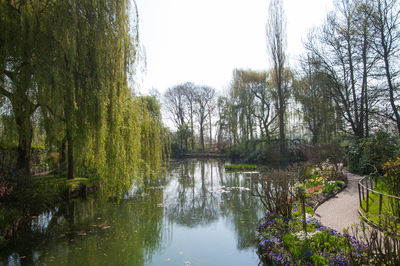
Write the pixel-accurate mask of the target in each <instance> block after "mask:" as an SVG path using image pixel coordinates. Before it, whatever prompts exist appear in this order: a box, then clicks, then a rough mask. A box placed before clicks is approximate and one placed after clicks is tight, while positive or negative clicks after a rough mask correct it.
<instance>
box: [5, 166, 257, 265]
mask: <svg viewBox="0 0 400 266" xmlns="http://www.w3.org/2000/svg"><path fill="white" fill-rule="evenodd" d="M252 175H253V174H252V173H230V172H225V169H224V162H223V161H222V160H197V159H190V160H182V161H172V162H171V165H170V167H169V170H168V173H167V174H166V175H165V177H163V178H160V179H159V180H155V181H151V182H148V184H143V185H136V186H134V188H133V189H132V191H130V192H129V193H127V195H126V196H125V197H124V198H123V199H121V200H118V201H116V200H114V201H110V200H103V199H102V198H101V193H99V194H98V195H92V196H90V197H88V198H87V199H75V200H72V201H70V202H68V203H65V204H62V205H61V206H58V207H57V208H54V209H52V210H51V211H48V212H46V213H43V214H41V215H39V216H38V217H37V218H36V219H34V220H33V221H32V224H31V225H30V227H29V228H28V230H26V231H24V232H20V233H19V237H18V238H17V240H15V241H13V242H11V243H9V244H8V246H6V247H5V248H2V249H1V251H0V256H1V260H0V264H2V265H21V264H22V265H193V266H195V265H258V264H259V263H260V259H259V257H258V255H257V252H256V251H257V250H256V242H255V237H254V235H255V229H256V228H257V226H258V224H259V223H260V222H261V219H262V218H263V215H264V209H263V206H262V204H261V202H260V200H259V199H258V198H257V197H254V196H252V192H251V191H250V187H251V178H252Z"/></svg>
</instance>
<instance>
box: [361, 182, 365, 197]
mask: <svg viewBox="0 0 400 266" xmlns="http://www.w3.org/2000/svg"><path fill="white" fill-rule="evenodd" d="M361 191H362V199H363V200H364V199H365V196H364V185H363V183H362V180H361Z"/></svg>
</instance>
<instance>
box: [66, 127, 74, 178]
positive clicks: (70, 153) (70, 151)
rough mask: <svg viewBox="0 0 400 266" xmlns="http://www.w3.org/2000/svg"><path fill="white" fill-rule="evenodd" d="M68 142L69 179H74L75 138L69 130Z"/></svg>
mask: <svg viewBox="0 0 400 266" xmlns="http://www.w3.org/2000/svg"><path fill="white" fill-rule="evenodd" d="M67 142H68V174H67V177H68V179H74V143H73V138H72V136H71V133H70V132H69V130H67Z"/></svg>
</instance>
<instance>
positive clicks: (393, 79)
mask: <svg viewBox="0 0 400 266" xmlns="http://www.w3.org/2000/svg"><path fill="white" fill-rule="evenodd" d="M373 3H374V20H373V25H374V28H375V30H376V32H377V34H376V38H375V40H374V46H375V50H376V53H377V54H378V56H379V59H380V61H381V63H382V65H383V70H384V73H385V78H386V83H387V96H388V98H389V103H390V107H391V109H392V112H391V113H390V114H389V115H388V117H389V118H390V119H392V120H393V121H394V122H395V124H396V126H397V131H398V134H399V135H400V113H399V111H400V110H399V107H398V100H397V98H398V93H397V91H398V85H397V84H396V83H397V78H398V73H399V69H398V68H397V69H396V66H398V64H397V61H398V59H399V58H398V54H399V52H400V43H399V40H400V32H399V23H400V17H399V16H400V7H399V4H398V1H397V0H377V1H373Z"/></svg>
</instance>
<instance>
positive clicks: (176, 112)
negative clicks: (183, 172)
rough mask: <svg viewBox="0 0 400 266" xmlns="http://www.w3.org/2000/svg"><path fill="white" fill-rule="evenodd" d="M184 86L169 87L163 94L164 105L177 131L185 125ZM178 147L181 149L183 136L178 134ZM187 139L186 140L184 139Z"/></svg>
mask: <svg viewBox="0 0 400 266" xmlns="http://www.w3.org/2000/svg"><path fill="white" fill-rule="evenodd" d="M186 93H187V92H186V88H185V86H183V85H177V86H174V87H172V88H169V89H168V90H167V91H166V92H165V94H164V100H165V106H166V108H167V110H168V112H169V113H170V115H171V118H172V121H173V122H174V124H175V126H176V127H177V129H178V131H181V130H183V129H184V128H185V127H186V116H187V109H186V107H187V106H186V102H185V101H186V96H185V95H186ZM192 107H193V106H192ZM179 139H180V149H181V150H182V149H183V141H184V136H183V134H180V137H179ZM186 141H187V140H186Z"/></svg>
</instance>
